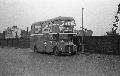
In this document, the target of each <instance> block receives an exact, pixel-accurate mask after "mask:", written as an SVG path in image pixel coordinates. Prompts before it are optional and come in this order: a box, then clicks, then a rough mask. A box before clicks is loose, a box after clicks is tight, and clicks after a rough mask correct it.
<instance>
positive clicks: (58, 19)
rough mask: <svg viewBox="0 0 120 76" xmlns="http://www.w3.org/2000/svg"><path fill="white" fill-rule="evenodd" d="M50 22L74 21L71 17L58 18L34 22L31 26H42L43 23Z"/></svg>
mask: <svg viewBox="0 0 120 76" xmlns="http://www.w3.org/2000/svg"><path fill="white" fill-rule="evenodd" d="M51 21H74V18H73V17H62V16H59V17H56V18H52V19H48V20H45V21H39V22H35V23H33V24H32V25H40V24H43V23H50V22H51Z"/></svg>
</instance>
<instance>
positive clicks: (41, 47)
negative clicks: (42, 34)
mask: <svg viewBox="0 0 120 76" xmlns="http://www.w3.org/2000/svg"><path fill="white" fill-rule="evenodd" d="M35 45H36V47H37V51H38V52H44V51H45V50H44V49H45V46H44V41H42V40H40V39H38V40H37V41H36V44H35Z"/></svg>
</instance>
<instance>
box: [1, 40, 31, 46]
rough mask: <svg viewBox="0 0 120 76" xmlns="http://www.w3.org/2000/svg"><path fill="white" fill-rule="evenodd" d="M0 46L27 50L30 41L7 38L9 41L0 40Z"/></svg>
mask: <svg viewBox="0 0 120 76" xmlns="http://www.w3.org/2000/svg"><path fill="white" fill-rule="evenodd" d="M0 46H2V47H4V46H9V47H17V48H29V47H30V39H29V38H9V39H0Z"/></svg>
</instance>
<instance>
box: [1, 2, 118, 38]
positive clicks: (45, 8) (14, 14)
mask: <svg viewBox="0 0 120 76" xmlns="http://www.w3.org/2000/svg"><path fill="white" fill-rule="evenodd" d="M119 3H120V0H0V32H2V31H4V30H5V29H6V28H7V27H12V26H18V27H19V28H21V29H24V30H26V29H27V27H29V30H30V27H31V24H32V23H34V22H38V21H44V20H47V19H51V18H55V17H58V16H67V17H73V18H74V19H75V22H76V27H75V29H80V27H81V26H82V8H84V13H83V14H84V16H83V19H84V28H87V29H88V30H93V35H94V36H102V35H105V34H106V32H107V31H110V30H111V28H112V22H113V21H114V16H115V14H116V11H117V9H118V4H119ZM119 18H120V15H119ZM119 25H120V22H119V23H118V30H117V32H118V33H120V26H119Z"/></svg>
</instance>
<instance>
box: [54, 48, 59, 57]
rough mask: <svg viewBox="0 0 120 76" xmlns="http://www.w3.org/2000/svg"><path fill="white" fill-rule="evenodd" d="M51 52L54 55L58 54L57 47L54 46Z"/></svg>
mask: <svg viewBox="0 0 120 76" xmlns="http://www.w3.org/2000/svg"><path fill="white" fill-rule="evenodd" d="M53 53H54V55H56V56H57V55H59V49H58V47H54V48H53Z"/></svg>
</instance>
